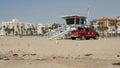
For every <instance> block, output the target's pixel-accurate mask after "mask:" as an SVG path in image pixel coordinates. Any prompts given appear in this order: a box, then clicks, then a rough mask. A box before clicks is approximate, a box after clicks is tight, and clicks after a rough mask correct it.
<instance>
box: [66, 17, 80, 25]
mask: <svg viewBox="0 0 120 68" xmlns="http://www.w3.org/2000/svg"><path fill="white" fill-rule="evenodd" d="M66 22H67V25H72V24H80V23H79V19H76V22H74V19H73V18H71V19H66Z"/></svg>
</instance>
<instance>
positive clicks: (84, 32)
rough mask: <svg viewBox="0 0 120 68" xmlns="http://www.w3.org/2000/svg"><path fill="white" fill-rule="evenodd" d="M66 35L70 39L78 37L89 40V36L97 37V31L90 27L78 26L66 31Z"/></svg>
mask: <svg viewBox="0 0 120 68" xmlns="http://www.w3.org/2000/svg"><path fill="white" fill-rule="evenodd" d="M68 37H70V38H71V39H72V40H76V38H80V39H81V40H86V39H87V40H89V39H90V38H94V39H96V40H97V39H99V33H98V32H96V31H94V30H93V29H91V28H81V27H78V28H77V30H72V31H69V32H68Z"/></svg>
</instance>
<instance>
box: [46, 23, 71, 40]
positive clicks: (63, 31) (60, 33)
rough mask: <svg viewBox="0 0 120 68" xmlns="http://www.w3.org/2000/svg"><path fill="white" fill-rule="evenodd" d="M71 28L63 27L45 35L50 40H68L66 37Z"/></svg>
mask: <svg viewBox="0 0 120 68" xmlns="http://www.w3.org/2000/svg"><path fill="white" fill-rule="evenodd" d="M69 28H70V27H69V26H67V25H63V26H61V27H58V28H57V29H53V30H51V31H50V32H47V33H46V34H45V35H46V36H48V39H49V40H52V39H60V38H66V35H67V34H68V31H69V30H70V29H69Z"/></svg>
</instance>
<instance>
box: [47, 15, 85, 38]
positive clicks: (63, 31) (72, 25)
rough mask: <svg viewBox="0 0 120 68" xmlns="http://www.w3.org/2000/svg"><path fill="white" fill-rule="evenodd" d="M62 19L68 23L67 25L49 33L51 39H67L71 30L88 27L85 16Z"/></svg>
mask: <svg viewBox="0 0 120 68" xmlns="http://www.w3.org/2000/svg"><path fill="white" fill-rule="evenodd" d="M62 19H64V20H65V21H66V23H65V25H63V26H62V27H59V28H57V29H54V30H52V31H50V32H48V33H47V34H48V36H49V39H58V38H65V37H66V35H67V34H68V32H69V31H70V30H74V29H76V28H77V27H86V25H87V21H86V17H84V16H77V15H74V16H64V17H62Z"/></svg>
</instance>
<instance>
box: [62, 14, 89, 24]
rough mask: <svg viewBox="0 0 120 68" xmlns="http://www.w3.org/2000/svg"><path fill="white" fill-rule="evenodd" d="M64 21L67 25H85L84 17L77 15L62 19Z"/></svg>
mask: <svg viewBox="0 0 120 68" xmlns="http://www.w3.org/2000/svg"><path fill="white" fill-rule="evenodd" d="M62 18H63V19H65V20H66V24H67V25H73V24H74V25H86V18H87V17H85V16H77V15H70V16H64V17H62Z"/></svg>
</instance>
